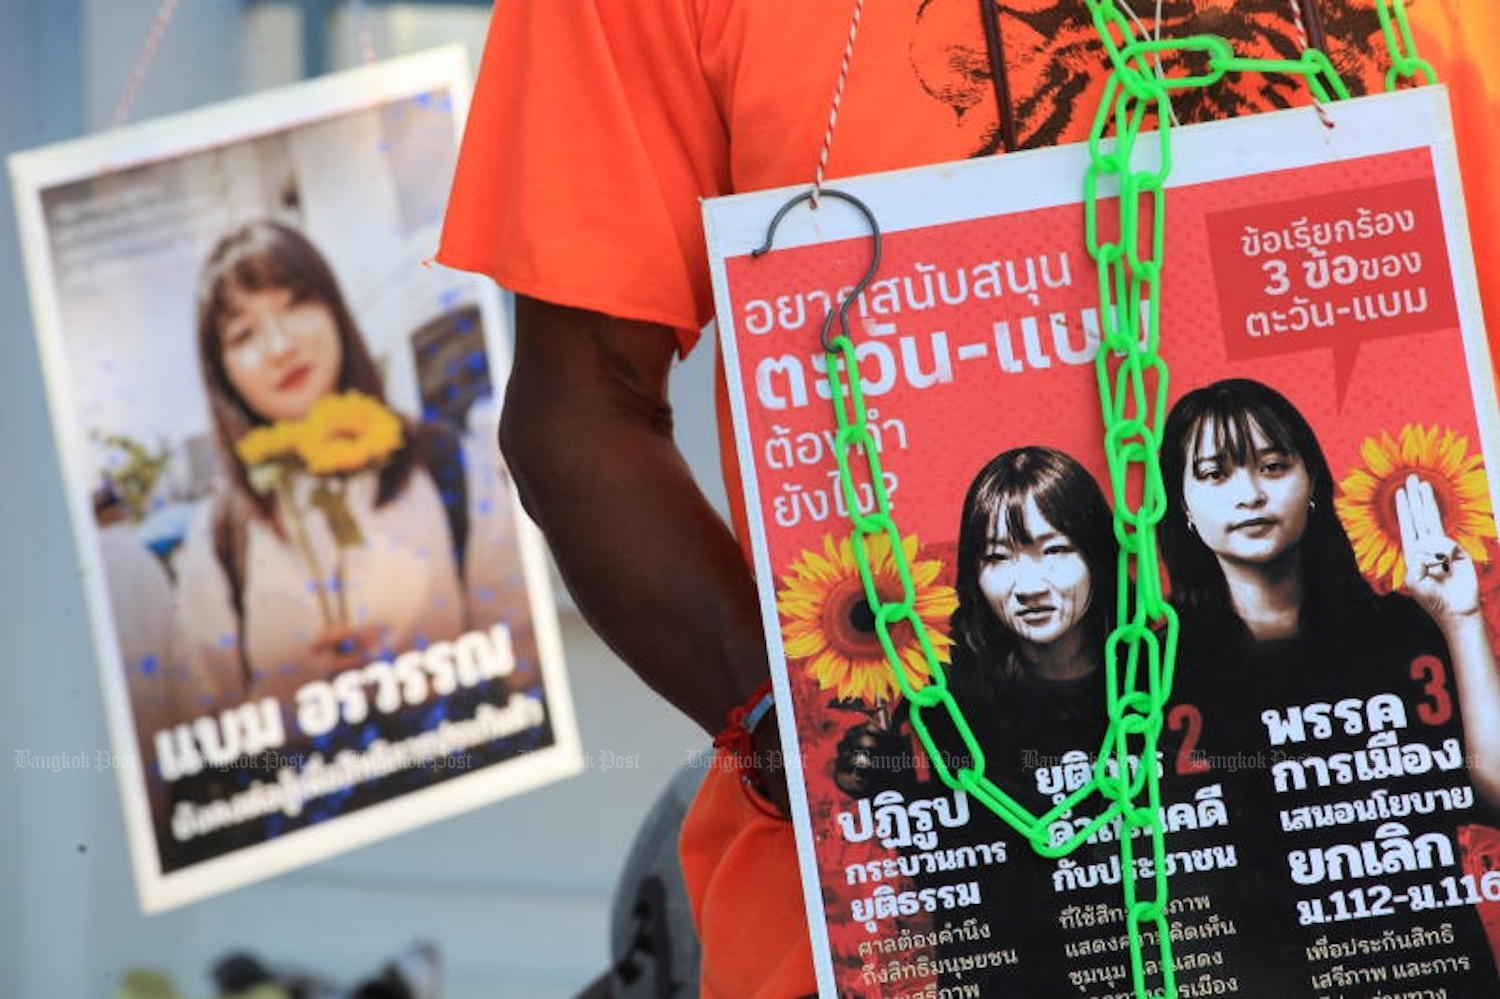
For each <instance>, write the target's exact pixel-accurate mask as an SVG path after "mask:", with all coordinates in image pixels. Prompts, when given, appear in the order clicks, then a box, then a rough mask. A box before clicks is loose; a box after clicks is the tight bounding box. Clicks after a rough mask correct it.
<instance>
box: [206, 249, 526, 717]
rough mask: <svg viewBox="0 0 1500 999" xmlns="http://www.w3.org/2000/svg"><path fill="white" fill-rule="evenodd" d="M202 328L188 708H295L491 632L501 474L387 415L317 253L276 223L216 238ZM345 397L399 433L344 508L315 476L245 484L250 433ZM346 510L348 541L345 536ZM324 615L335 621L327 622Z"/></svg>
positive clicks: (361, 473) (431, 430)
mask: <svg viewBox="0 0 1500 999" xmlns="http://www.w3.org/2000/svg"><path fill="white" fill-rule="evenodd" d="M197 320H198V321H197V334H198V335H197V348H198V359H199V364H200V367H201V370H202V373H203V381H204V389H205V393H206V394H207V396H208V400H209V410H210V415H211V417H212V422H213V429H214V436H215V441H216V443H217V444H218V452H219V456H220V459H221V462H222V465H221V467H222V469H223V471H222V479H221V482H222V488H221V489H220V491H219V495H218V496H217V497H216V498H215V500H214V501H213V502H212V503H211V504H209V505H208V506H207V507H206V509H205V511H204V515H203V516H201V517H200V518H199V519H198V521H197V522H196V523H195V525H194V527H193V529H192V530H191V531H190V533H189V536H188V538H187V541H186V543H185V545H184V549H183V552H182V555H181V559H180V566H179V570H178V572H179V576H180V578H181V584H180V585H179V587H178V593H179V597H178V617H177V639H178V650H179V651H178V660H179V662H180V663H181V665H182V666H183V668H185V669H186V670H188V671H189V672H190V673H191V675H192V676H193V678H194V680H193V683H192V686H193V687H194V689H195V690H196V691H197V692H198V694H199V696H200V697H202V696H208V697H211V698H212V701H213V703H214V704H215V705H217V706H219V707H225V706H232V705H234V704H238V703H240V702H242V701H244V700H246V699H248V698H253V697H260V696H267V695H269V696H276V697H280V698H281V699H282V701H283V703H284V704H293V703H294V702H293V695H294V693H295V691H296V690H297V688H298V687H299V686H300V685H301V684H304V683H306V682H308V681H309V680H321V679H330V678H331V677H332V675H333V674H334V673H335V672H337V671H338V670H340V669H345V668H349V667H353V666H361V665H364V664H365V663H367V662H372V661H374V660H376V659H379V658H381V657H382V655H388V654H394V653H400V652H404V651H406V650H407V649H409V648H413V647H416V646H418V645H420V644H422V643H425V642H430V641H436V640H438V639H441V638H451V637H454V636H456V635H458V634H460V633H462V632H463V631H464V630H466V629H467V628H468V627H469V626H470V624H471V622H473V621H481V622H482V621H484V620H486V617H487V613H488V612H487V611H486V608H485V607H483V606H480V600H479V595H480V594H493V593H494V592H495V591H496V590H497V589H498V587H499V586H500V585H501V582H502V581H501V580H499V579H498V578H493V577H495V576H496V572H495V569H496V567H497V566H498V565H499V564H500V562H501V560H500V559H499V558H497V555H498V553H499V552H500V551H502V550H503V548H504V546H506V545H509V544H511V543H513V538H512V537H511V533H512V529H511V527H510V524H509V518H508V517H507V516H506V515H505V511H506V510H507V509H508V505H507V503H506V502H505V492H504V490H503V488H502V485H503V484H502V481H501V479H500V476H499V472H498V470H493V471H492V470H491V468H487V467H486V463H485V462H481V461H473V462H471V461H469V460H468V459H467V455H466V454H465V451H464V444H463V440H462V438H461V437H460V435H459V433H458V432H457V430H455V429H454V428H451V427H449V426H447V425H446V424H443V423H441V422H438V421H434V420H424V421H416V420H411V419H408V418H406V417H402V416H400V415H399V414H390V415H384V414H386V413H389V411H388V410H385V396H386V392H385V386H384V384H383V380H382V377H381V373H380V369H379V367H378V366H377V364H376V361H375V359H374V357H373V356H372V355H371V353H370V349H369V347H368V346H367V345H366V343H365V340H364V337H363V336H362V335H361V333H360V331H359V328H358V326H357V325H356V323H355V320H354V316H353V313H352V311H351V310H350V308H349V305H348V304H347V302H346V300H345V297H344V295H343V293H342V291H341V290H340V288H339V285H338V282H337V280H336V279H335V277H334V275H333V271H332V269H331V268H330V267H329V265H328V262H327V261H326V260H325V259H324V258H323V255H322V254H321V253H319V252H318V250H317V248H316V247H314V246H313V244H312V242H311V241H310V240H308V238H307V237H306V236H304V235H303V234H302V233H300V232H298V231H297V230H296V229H294V228H292V227H291V226H288V225H285V224H282V223H279V222H272V221H259V222H253V223H250V224H248V225H245V226H243V227H241V228H239V229H237V230H235V231H234V232H231V233H229V234H227V235H226V236H224V237H223V238H222V239H221V240H220V241H219V242H218V244H217V245H216V246H215V248H214V249H213V251H212V252H211V253H210V254H209V257H208V259H207V261H206V262H205V264H204V267H203V271H202V274H201V276H200V280H199V297H198V303H197ZM354 393H357V395H358V396H359V397H361V401H362V402H363V403H364V411H368V412H374V411H377V410H378V411H383V413H382V414H381V417H382V418H383V419H386V420H391V419H392V416H394V419H395V421H399V424H398V430H397V431H396V434H395V437H396V439H395V440H394V441H392V443H393V444H394V445H395V446H394V447H393V448H392V449H391V450H390V453H389V454H388V456H387V457H385V458H384V459H382V460H379V461H372V462H370V463H368V464H367V465H366V466H365V467H363V468H361V469H360V470H358V471H356V472H353V473H351V474H348V475H345V476H340V477H339V478H338V480H337V481H338V484H339V487H340V496H339V499H340V500H341V501H342V510H333V511H327V510H325V506H324V505H326V503H327V499H328V497H326V496H320V495H319V493H318V489H317V487H315V486H314V485H313V483H312V481H311V479H304V480H301V481H295V482H293V483H292V487H291V488H290V489H289V490H287V491H284V492H283V491H278V490H267V489H265V488H264V487H263V486H262V487H261V488H257V485H258V483H257V482H256V481H255V480H254V475H255V474H256V473H255V470H254V468H253V467H252V466H251V465H250V463H249V462H247V461H246V460H245V459H244V456H243V453H242V452H241V450H240V446H241V444H242V442H243V441H244V440H245V439H246V437H247V436H248V435H250V434H251V433H252V432H254V431H256V430H257V429H261V428H266V427H268V426H271V425H273V424H290V423H295V422H296V421H303V420H306V419H307V418H308V416H309V414H310V413H311V412H313V411H314V408H315V407H316V406H317V405H318V404H319V403H320V402H322V401H324V400H327V399H328V398H329V397H331V396H335V395H340V394H344V395H345V396H349V395H350V394H354ZM356 415H357V414H356ZM358 422H359V421H358V420H356V421H355V422H354V424H353V425H352V426H351V428H348V429H345V430H339V428H333V431H334V432H333V434H332V436H340V435H342V436H344V437H347V436H349V435H351V434H353V433H355V432H356V431H357V429H358V426H357V425H358ZM489 464H490V465H491V466H493V463H489ZM320 504H324V505H320ZM293 505H295V506H296V507H297V509H292V508H291V507H292V506H293ZM344 515H347V518H348V520H349V521H350V522H352V523H353V524H354V525H356V531H355V534H356V535H357V538H354V539H352V540H351V538H350V537H348V536H345V537H339V531H338V530H337V527H338V524H339V522H340V521H341V520H342V519H343V516H344ZM313 565H316V566H317V567H318V568H319V570H320V575H321V577H322V578H317V577H315V576H314V575H313V573H312V566H313ZM336 570H337V571H336ZM319 590H322V591H323V593H322V594H319V592H318V591H319ZM320 595H321V596H325V597H326V598H327V600H326V602H320V600H318V599H315V597H318V596H320ZM332 606H342V607H343V608H344V610H346V611H347V616H345V617H344V619H342V620H334V621H330V620H328V619H327V610H328V608H329V607H332Z"/></svg>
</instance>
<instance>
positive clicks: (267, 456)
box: [234, 420, 302, 465]
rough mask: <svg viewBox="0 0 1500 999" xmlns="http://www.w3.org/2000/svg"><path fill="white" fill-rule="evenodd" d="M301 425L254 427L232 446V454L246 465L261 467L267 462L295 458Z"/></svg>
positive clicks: (286, 422)
mask: <svg viewBox="0 0 1500 999" xmlns="http://www.w3.org/2000/svg"><path fill="white" fill-rule="evenodd" d="M301 434H302V424H301V423H296V422H288V421H285V420H283V421H280V422H277V423H268V424H266V425H265V426H261V427H256V428H254V429H253V430H251V431H249V432H248V433H246V434H245V436H243V437H241V438H240V439H239V440H238V441H235V444H234V453H235V454H237V455H239V459H240V461H243V462H244V463H245V464H246V465H263V464H265V463H266V462H268V461H276V460H278V459H282V458H291V457H295V456H296V454H297V441H298V439H299V438H300V437H301Z"/></svg>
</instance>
